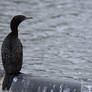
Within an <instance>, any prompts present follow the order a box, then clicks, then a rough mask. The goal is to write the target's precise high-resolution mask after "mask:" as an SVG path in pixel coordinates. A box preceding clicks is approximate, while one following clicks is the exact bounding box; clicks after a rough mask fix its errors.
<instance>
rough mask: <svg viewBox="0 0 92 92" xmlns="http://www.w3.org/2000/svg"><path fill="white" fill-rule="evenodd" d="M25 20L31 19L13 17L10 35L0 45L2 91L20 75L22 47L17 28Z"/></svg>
mask: <svg viewBox="0 0 92 92" xmlns="http://www.w3.org/2000/svg"><path fill="white" fill-rule="evenodd" d="M25 19H32V17H25V16H24V15H17V16H14V17H13V19H12V20H11V23H10V28H11V33H9V34H8V36H7V37H6V38H5V39H4V41H3V44H2V48H1V55H2V63H3V67H4V70H5V77H4V80H3V84H2V90H9V89H10V86H11V83H12V81H13V78H14V77H15V76H16V75H18V74H20V70H21V68H22V61H23V47H22V44H21V42H20V40H19V38H18V26H19V24H20V23H21V22H22V21H23V20H25Z"/></svg>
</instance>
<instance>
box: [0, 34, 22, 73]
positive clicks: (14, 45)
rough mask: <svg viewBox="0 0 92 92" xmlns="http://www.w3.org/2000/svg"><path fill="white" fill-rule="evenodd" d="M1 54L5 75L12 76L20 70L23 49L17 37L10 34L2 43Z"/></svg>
mask: <svg viewBox="0 0 92 92" xmlns="http://www.w3.org/2000/svg"><path fill="white" fill-rule="evenodd" d="M1 54H2V63H3V66H4V69H5V73H7V74H14V73H18V72H19V71H20V70H21V67H22V60H23V49H22V44H21V42H20V40H19V39H18V37H16V36H14V35H12V33H10V34H9V35H8V36H7V37H6V38H5V40H4V41H3V44H2V49H1Z"/></svg>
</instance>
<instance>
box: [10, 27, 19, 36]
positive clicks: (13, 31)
mask: <svg viewBox="0 0 92 92" xmlns="http://www.w3.org/2000/svg"><path fill="white" fill-rule="evenodd" d="M11 31H12V32H11V33H12V34H13V35H15V36H17V37H18V26H11Z"/></svg>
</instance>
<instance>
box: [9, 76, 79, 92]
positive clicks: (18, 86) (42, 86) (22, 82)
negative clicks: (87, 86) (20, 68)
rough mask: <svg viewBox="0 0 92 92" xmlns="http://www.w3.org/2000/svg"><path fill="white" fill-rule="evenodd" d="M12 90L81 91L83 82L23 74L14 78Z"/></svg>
mask: <svg viewBox="0 0 92 92" xmlns="http://www.w3.org/2000/svg"><path fill="white" fill-rule="evenodd" d="M10 92H81V84H80V83H79V82H76V81H68V80H67V81H65V80H53V79H48V78H43V77H34V76H30V75H25V74H21V75H19V76H17V77H15V78H14V79H13V82H12V86H11V89H10Z"/></svg>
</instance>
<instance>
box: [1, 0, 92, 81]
mask: <svg viewBox="0 0 92 92" xmlns="http://www.w3.org/2000/svg"><path fill="white" fill-rule="evenodd" d="M17 14H24V15H26V16H32V17H33V20H27V21H24V22H23V23H22V24H21V25H20V27H19V38H20V39H21V41H22V44H23V46H24V60H23V62H24V63H23V68H22V72H24V73H27V74H29V73H30V74H33V75H35V76H45V77H52V78H60V79H61V78H70V79H74V80H79V81H86V82H92V0H86V1H84V0H0V48H1V44H2V41H3V40H4V37H5V36H6V35H7V34H8V33H9V32H10V29H9V27H10V25H9V23H10V20H11V19H12V17H13V16H14V15H17ZM0 68H1V69H3V68H2V64H1V57H0Z"/></svg>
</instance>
